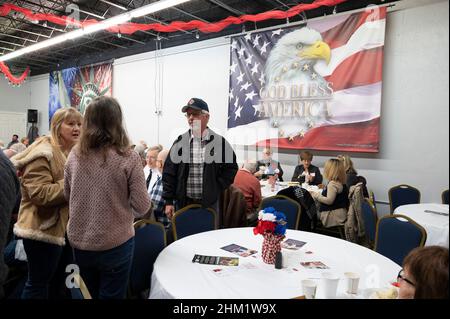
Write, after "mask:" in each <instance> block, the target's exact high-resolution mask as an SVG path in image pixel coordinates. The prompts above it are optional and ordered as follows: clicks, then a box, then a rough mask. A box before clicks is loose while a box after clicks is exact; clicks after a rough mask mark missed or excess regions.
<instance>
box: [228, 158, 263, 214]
mask: <svg viewBox="0 0 450 319" xmlns="http://www.w3.org/2000/svg"><path fill="white" fill-rule="evenodd" d="M256 170H257V165H256V162H254V161H253V162H252V161H246V162H245V163H244V166H243V167H242V168H241V169H240V170H239V171H238V172H237V174H236V176H235V177H234V183H233V185H234V186H236V187H237V188H239V189H240V190H241V192H242V193H243V194H244V197H245V201H246V202H247V218H249V217H251V216H252V215H255V214H256V209H257V208H258V207H259V204H260V203H261V198H262V197H261V184H260V183H259V180H258V179H257V178H256V177H255V176H254V175H253V174H254V173H255V172H256Z"/></svg>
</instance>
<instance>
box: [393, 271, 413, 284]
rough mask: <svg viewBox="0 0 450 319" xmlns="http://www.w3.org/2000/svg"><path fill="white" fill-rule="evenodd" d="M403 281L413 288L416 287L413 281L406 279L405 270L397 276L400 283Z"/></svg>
mask: <svg viewBox="0 0 450 319" xmlns="http://www.w3.org/2000/svg"><path fill="white" fill-rule="evenodd" d="M402 280H403V281H405V282H407V283H408V284H410V285H411V286H415V284H414V283H413V282H412V281H411V280H409V279H408V278H405V270H404V269H401V270H400V271H399V272H398V275H397V282H398V283H400V281H402Z"/></svg>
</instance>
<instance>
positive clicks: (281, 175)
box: [256, 160, 283, 182]
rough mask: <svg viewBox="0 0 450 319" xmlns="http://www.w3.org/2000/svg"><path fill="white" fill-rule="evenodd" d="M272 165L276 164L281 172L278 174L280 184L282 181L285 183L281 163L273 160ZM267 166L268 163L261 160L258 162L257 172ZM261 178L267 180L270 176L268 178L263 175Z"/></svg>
mask: <svg viewBox="0 0 450 319" xmlns="http://www.w3.org/2000/svg"><path fill="white" fill-rule="evenodd" d="M270 163H271V164H276V166H277V168H278V170H279V171H280V172H279V173H278V179H279V181H280V182H282V181H283V169H282V168H281V165H280V162H278V161H274V160H271V161H270ZM267 164H268V162H267V161H264V160H261V161H258V162H256V165H257V166H256V170H259V167H260V166H267ZM261 178H262V179H265V178H268V176H267V175H266V174H263V175H262V176H261Z"/></svg>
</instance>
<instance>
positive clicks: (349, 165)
mask: <svg viewBox="0 0 450 319" xmlns="http://www.w3.org/2000/svg"><path fill="white" fill-rule="evenodd" d="M338 158H339V159H340V160H342V162H343V163H344V169H345V173H346V175H347V181H346V183H345V184H346V185H347V188H348V189H350V187H351V186H354V185H356V184H358V183H363V195H364V197H365V198H368V197H369V192H368V190H367V186H366V184H367V182H366V179H365V178H364V177H363V176H358V172H357V171H356V169H355V167H354V166H353V161H352V159H351V158H350V156H348V155H339V156H338Z"/></svg>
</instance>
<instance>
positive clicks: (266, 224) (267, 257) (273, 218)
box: [253, 207, 286, 264]
mask: <svg viewBox="0 0 450 319" xmlns="http://www.w3.org/2000/svg"><path fill="white" fill-rule="evenodd" d="M253 233H254V234H255V235H258V234H260V235H263V237H264V241H263V246H262V251H261V256H262V259H263V261H264V262H265V263H267V264H274V263H275V256H276V254H277V252H279V251H281V241H282V240H283V239H284V234H285V233H286V215H284V214H283V213H282V212H279V211H276V210H275V208H273V207H266V208H265V209H263V210H261V211H260V212H259V214H258V225H257V226H256V227H255V228H254V229H253Z"/></svg>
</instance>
